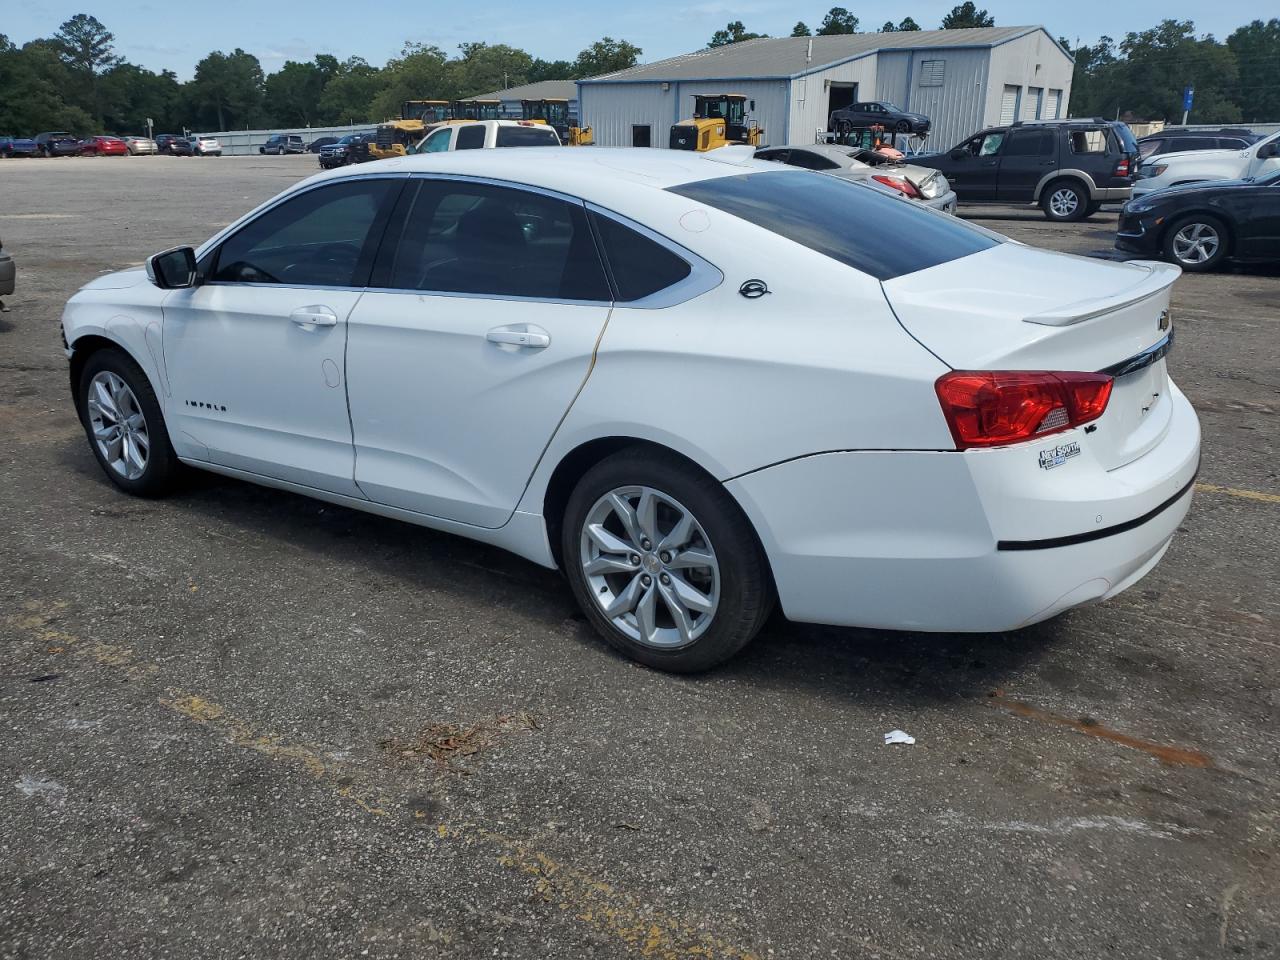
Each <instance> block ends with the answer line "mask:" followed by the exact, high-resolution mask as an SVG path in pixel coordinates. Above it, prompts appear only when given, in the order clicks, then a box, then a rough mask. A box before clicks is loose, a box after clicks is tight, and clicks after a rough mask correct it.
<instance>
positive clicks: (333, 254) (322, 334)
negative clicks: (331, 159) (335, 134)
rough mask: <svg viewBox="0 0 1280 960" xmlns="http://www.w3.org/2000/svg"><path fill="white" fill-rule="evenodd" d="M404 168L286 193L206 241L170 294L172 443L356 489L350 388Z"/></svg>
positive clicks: (233, 462) (230, 463) (272, 472)
mask: <svg viewBox="0 0 1280 960" xmlns="http://www.w3.org/2000/svg"><path fill="white" fill-rule="evenodd" d="M404 182H405V181H404V179H403V178H398V177H385V176H384V177H362V178H350V179H344V180H339V181H336V182H334V181H330V182H327V183H321V184H319V185H317V186H315V187H312V188H310V189H305V190H302V191H300V192H297V193H294V194H291V195H290V196H289V197H288V198H286V199H284V200H282V201H280V202H279V203H277V204H275V205H274V206H272V207H270V208H268V209H267V210H265V211H264V212H262V213H260V214H258V215H257V216H256V217H254V218H253V219H252V220H250V221H249V222H248V223H246V224H244V225H243V226H241V227H240V228H239V229H237V230H236V231H235V232H234V233H232V234H231V235H230V236H228V237H227V238H225V239H224V240H222V241H221V242H220V243H219V244H218V245H217V246H216V247H215V248H214V249H212V250H210V251H207V252H206V253H205V254H204V255H203V256H202V257H201V260H200V266H201V273H202V275H203V276H204V277H205V279H204V282H202V283H201V284H200V285H199V286H196V287H193V288H190V289H185V290H175V291H173V292H172V293H171V294H169V296H168V297H167V298H166V299H165V301H164V306H163V310H164V332H163V350H164V361H165V367H166V369H167V371H168V376H169V382H170V386H171V390H172V394H171V397H170V400H169V405H168V407H167V409H166V411H165V416H166V418H167V420H168V422H169V428H170V431H171V432H172V433H174V434H175V435H176V437H177V445H178V446H180V447H181V448H183V449H184V450H187V451H189V455H191V456H193V457H194V458H196V459H200V460H206V461H208V462H209V463H214V464H219V465H221V466H225V467H232V468H235V469H237V470H244V471H248V472H250V473H254V474H260V475H262V476H266V477H273V478H276V479H280V480H287V481H289V482H292V483H298V484H303V485H305V486H308V487H315V488H317V489H321V490H327V491H331V492H333V493H341V494H346V495H349V496H359V488H358V487H356V485H355V481H354V478H353V474H354V451H353V448H352V444H351V425H350V421H349V419H348V416H347V398H346V391H345V390H344V389H343V387H344V384H343V375H342V369H343V356H344V353H345V351H346V342H347V318H348V316H349V314H350V313H351V310H352V308H353V307H354V306H355V305H356V302H357V301H358V300H359V299H360V294H361V290H362V289H363V288H364V285H365V283H366V280H367V277H368V274H369V269H370V267H371V264H372V258H373V254H374V252H375V248H376V244H377V242H378V240H379V239H380V237H381V233H382V230H383V228H384V227H385V224H386V218H387V217H388V216H389V214H390V208H391V204H392V203H393V201H394V199H395V195H396V194H397V193H398V192H399V190H400V188H401V187H402V186H403V185H404Z"/></svg>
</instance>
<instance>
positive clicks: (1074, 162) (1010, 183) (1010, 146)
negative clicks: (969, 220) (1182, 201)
mask: <svg viewBox="0 0 1280 960" xmlns="http://www.w3.org/2000/svg"><path fill="white" fill-rule="evenodd" d="M911 162H912V163H914V164H917V165H919V166H922V167H933V168H934V169H935V170H941V171H942V172H943V173H944V174H946V176H947V179H948V180H949V181H951V186H952V187H953V188H954V189H955V191H956V195H957V196H958V197H959V198H960V202H961V203H962V204H964V203H1038V204H1040V207H1041V209H1043V210H1044V215H1045V216H1046V217H1048V218H1049V219H1050V220H1060V221H1067V220H1083V219H1084V218H1085V217H1088V216H1090V215H1092V214H1094V213H1097V212H1098V208H1099V207H1101V206H1102V205H1103V204H1104V203H1120V202H1122V201H1124V200H1128V199H1129V194H1130V192H1131V191H1132V189H1133V179H1134V174H1135V173H1136V172H1137V167H1138V143H1137V141H1136V140H1134V139H1133V132H1132V131H1131V130H1130V129H1129V128H1128V127H1127V126H1125V125H1124V124H1123V123H1120V122H1119V121H1117V120H1106V119H1104V118H1102V117H1094V118H1092V119H1088V120H1084V119H1078V120H1026V121H1019V122H1018V123H1014V124H1011V125H1010V126H1007V127H991V128H989V129H987V130H983V131H982V132H981V133H976V134H974V135H973V136H972V137H970V138H969V139H968V140H965V141H964V142H963V143H960V144H957V145H956V146H955V147H954V148H953V149H951V150H950V151H948V152H947V153H933V154H927V155H925V156H914V157H912V158H911Z"/></svg>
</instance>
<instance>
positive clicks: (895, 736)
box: [884, 730, 916, 747]
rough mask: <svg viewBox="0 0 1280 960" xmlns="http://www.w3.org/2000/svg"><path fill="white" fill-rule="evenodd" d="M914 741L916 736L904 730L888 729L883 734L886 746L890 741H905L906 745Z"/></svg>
mask: <svg viewBox="0 0 1280 960" xmlns="http://www.w3.org/2000/svg"><path fill="white" fill-rule="evenodd" d="M915 742H916V738H915V737H913V736H911V734H909V733H907V732H906V731H905V730H890V731H889V732H888V733H886V734H885V735H884V744H885V746H886V747H887V746H888V745H889V744H891V743H905V744H906V745H907V746H911V744H913V743H915Z"/></svg>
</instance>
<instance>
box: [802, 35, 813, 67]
mask: <svg viewBox="0 0 1280 960" xmlns="http://www.w3.org/2000/svg"><path fill="white" fill-rule="evenodd" d="M804 62H805V63H813V37H810V38H809V43H808V44H807V45H806V46H805V51H804Z"/></svg>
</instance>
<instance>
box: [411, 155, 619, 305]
mask: <svg viewBox="0 0 1280 960" xmlns="http://www.w3.org/2000/svg"><path fill="white" fill-rule="evenodd" d="M413 186H414V188H416V191H417V192H416V195H415V196H413V197H412V200H411V204H412V205H411V206H410V208H409V212H408V216H407V217H406V219H405V223H404V228H403V230H402V231H401V234H400V237H399V241H398V243H397V245H396V247H395V254H394V260H393V262H392V267H391V279H390V281H389V284H388V285H389V286H391V287H392V288H395V289H400V290H434V291H439V292H442V293H473V294H478V295H482V296H507V297H544V298H550V299H556V300H606V301H607V300H608V299H609V284H608V281H607V280H606V278H605V274H604V268H603V266H602V265H601V263H600V257H599V254H598V253H597V252H596V247H595V241H594V240H593V239H592V237H591V229H590V227H589V226H588V224H587V216H586V211H585V210H584V209H583V208H582V206H581V205H579V204H571V203H568V202H566V201H564V200H558V199H556V198H554V197H547V196H544V195H542V194H539V193H531V192H529V191H527V190H511V189H508V188H506V187H494V186H489V185H487V184H478V183H464V182H461V181H456V182H455V181H451V180H419V181H415V183H414V185H413ZM411 189H412V188H411ZM408 196H409V195H408V193H406V198H408Z"/></svg>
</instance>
